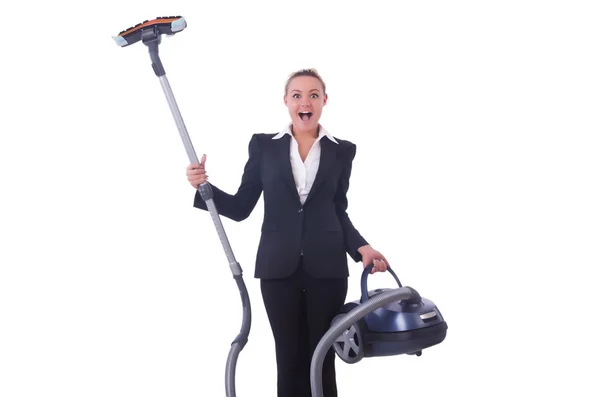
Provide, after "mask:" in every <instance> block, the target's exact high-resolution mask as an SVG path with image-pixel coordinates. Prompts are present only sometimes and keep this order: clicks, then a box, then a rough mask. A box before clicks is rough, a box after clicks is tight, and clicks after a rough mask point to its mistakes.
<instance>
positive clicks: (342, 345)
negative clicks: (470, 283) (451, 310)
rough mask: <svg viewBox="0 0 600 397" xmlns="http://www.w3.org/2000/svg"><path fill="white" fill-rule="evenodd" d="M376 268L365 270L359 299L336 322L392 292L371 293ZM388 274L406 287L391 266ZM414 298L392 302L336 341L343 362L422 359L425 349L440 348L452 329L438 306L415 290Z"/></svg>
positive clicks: (351, 327)
mask: <svg viewBox="0 0 600 397" xmlns="http://www.w3.org/2000/svg"><path fill="white" fill-rule="evenodd" d="M372 267H373V265H368V266H366V267H365V269H364V270H363V273H362V277H361V296H360V299H359V300H356V301H353V302H349V303H346V304H345V305H344V307H342V309H341V310H340V314H338V315H337V316H336V317H335V318H334V319H333V321H332V326H335V325H336V324H337V323H339V322H340V321H341V320H342V319H343V318H344V317H345V316H346V315H347V314H348V313H349V312H350V311H351V310H352V309H354V308H356V307H357V306H359V305H361V304H365V303H366V302H367V301H368V300H369V299H373V297H375V296H377V295H378V294H381V293H383V292H385V291H389V290H390V288H378V289H375V290H372V291H367V277H368V275H369V274H370V271H371V268H372ZM387 271H388V272H389V273H390V274H391V275H392V276H393V277H394V279H395V280H396V283H397V284H398V286H399V287H400V288H402V284H401V283H400V280H399V279H398V276H397V275H396V273H394V271H393V270H392V268H391V267H389V266H388V268H387ZM407 288H408V289H409V290H410V291H411V295H410V298H408V299H405V300H399V301H395V302H391V303H388V304H387V305H385V306H383V307H379V308H378V309H376V310H374V311H372V312H370V313H368V314H367V315H365V317H363V318H361V319H360V320H358V321H357V322H355V323H354V324H352V325H350V327H348V328H347V329H346V330H345V331H344V333H343V334H341V335H340V336H339V337H338V338H337V339H336V340H335V342H334V345H333V347H334V349H335V352H336V354H337V355H338V357H339V358H340V359H342V360H343V361H344V362H346V363H349V364H355V363H357V362H359V361H360V360H362V359H363V358H364V357H382V356H392V355H399V354H408V355H416V356H420V355H421V354H422V351H423V349H425V348H428V347H431V346H434V345H437V344H439V343H441V342H442V341H443V340H444V339H445V338H446V330H447V329H448V326H447V324H446V321H445V320H444V318H443V317H442V314H441V313H440V311H439V309H438V308H437V306H436V305H435V304H434V303H433V302H432V301H430V300H428V299H426V298H423V297H421V295H420V294H419V292H418V291H416V290H415V289H414V288H411V287H407Z"/></svg>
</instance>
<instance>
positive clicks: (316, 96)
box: [310, 94, 319, 99]
mask: <svg viewBox="0 0 600 397" xmlns="http://www.w3.org/2000/svg"><path fill="white" fill-rule="evenodd" d="M310 97H311V98H312V99H316V98H318V97H319V94H312V95H311V96H310Z"/></svg>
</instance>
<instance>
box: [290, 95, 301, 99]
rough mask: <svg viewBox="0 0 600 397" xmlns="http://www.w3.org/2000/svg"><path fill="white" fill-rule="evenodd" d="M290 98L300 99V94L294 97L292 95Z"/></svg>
mask: <svg viewBox="0 0 600 397" xmlns="http://www.w3.org/2000/svg"><path fill="white" fill-rule="evenodd" d="M292 97H293V98H296V99H298V98H300V94H294V95H292Z"/></svg>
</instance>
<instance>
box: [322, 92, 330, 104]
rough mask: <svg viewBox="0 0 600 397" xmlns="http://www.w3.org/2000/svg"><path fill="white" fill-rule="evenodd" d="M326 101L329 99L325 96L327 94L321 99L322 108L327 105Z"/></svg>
mask: <svg viewBox="0 0 600 397" xmlns="http://www.w3.org/2000/svg"><path fill="white" fill-rule="evenodd" d="M328 99H329V97H328V96H327V94H325V97H324V98H323V106H325V105H327V100H328Z"/></svg>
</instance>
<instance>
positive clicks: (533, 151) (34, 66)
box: [0, 0, 600, 397]
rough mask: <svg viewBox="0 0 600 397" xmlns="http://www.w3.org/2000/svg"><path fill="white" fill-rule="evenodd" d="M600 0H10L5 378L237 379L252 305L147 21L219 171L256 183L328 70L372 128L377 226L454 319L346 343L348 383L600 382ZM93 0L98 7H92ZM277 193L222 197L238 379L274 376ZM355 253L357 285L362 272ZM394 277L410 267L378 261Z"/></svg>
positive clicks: (11, 386)
mask: <svg viewBox="0 0 600 397" xmlns="http://www.w3.org/2000/svg"><path fill="white" fill-rule="evenodd" d="M593 3H594V2H592V1H590V2H582V1H568V2H567V1H563V2H559V1H538V2H533V1H503V2H482V1H426V2H425V1H421V2H399V1H389V2H382V1H368V2H365V1H361V2H353V1H338V2H333V1H324V0H322V1H319V2H310V1H302V2H300V1H294V2H291V1H276V2H275V1H273V2H270V3H268V2H265V1H251V2H250V1H230V2H218V1H213V2H189V1H168V2H167V1H160V2H159V1H127V2H121V1H119V2H117V1H103V2H98V3H73V4H70V5H67V4H66V3H63V2H38V3H37V4H36V3H32V2H29V3H21V5H19V6H15V5H11V6H9V8H8V10H6V9H5V12H3V18H4V21H3V26H4V39H3V40H2V47H1V49H0V54H1V55H0V57H1V58H0V59H1V63H0V67H1V68H2V70H1V72H2V77H3V79H2V85H1V88H0V91H1V97H0V100H1V107H0V112H1V118H0V120H1V124H0V129H1V134H0V178H1V179H0V180H1V195H0V200H1V203H0V234H1V240H0V244H1V245H0V264H1V268H0V395H1V396H3V397H20V396H35V397H43V396H61V397H67V396H69V397H71V396H77V397H82V396H85V397H95V396H111V397H117V396H126V397H132V396H144V397H150V396H178V397H183V396H223V395H224V367H225V360H226V357H227V353H228V351H229V345H230V343H231V341H232V340H233V338H234V337H235V335H236V334H237V332H238V330H239V326H240V323H241V305H240V302H239V294H238V292H237V287H236V285H235V282H234V281H233V279H232V277H231V273H230V270H229V267H228V266H227V263H226V259H225V256H224V254H223V250H222V247H221V246H220V244H219V241H218V238H217V235H216V232H215V229H214V226H213V224H212V222H211V220H210V217H209V215H208V213H206V212H202V211H199V210H196V209H194V208H192V200H193V193H194V191H193V189H192V188H191V187H190V186H189V185H188V183H187V181H186V179H185V167H186V165H187V163H188V159H187V156H186V154H185V151H184V148H183V144H182V142H181V139H180V138H179V134H178V131H177V129H176V126H175V123H174V121H173V118H172V116H171V113H170V110H169V108H168V105H167V102H166V100H165V97H164V94H163V92H162V89H161V86H160V83H159V81H158V79H157V78H156V76H155V75H154V74H153V72H152V69H151V67H150V61H149V57H148V55H147V49H146V47H145V46H143V45H142V44H137V45H135V46H132V47H128V48H119V47H118V46H117V45H115V43H114V42H113V40H112V38H111V36H113V35H116V34H117V33H119V32H120V31H121V30H123V29H125V28H128V27H130V26H132V25H134V24H136V23H138V22H141V21H143V20H145V19H152V18H154V17H157V16H162V15H183V16H185V18H186V20H187V21H188V28H187V29H186V30H185V31H184V32H183V33H181V34H178V35H176V36H174V37H171V38H168V39H164V40H163V44H161V55H162V59H163V62H164V65H165V68H166V70H167V75H168V77H169V80H170V82H171V85H172V88H173V91H174V93H175V96H176V98H177V101H178V103H179V106H180V110H181V112H182V114H183V117H184V119H185V122H186V124H187V127H188V130H189V133H190V136H191V138H192V141H193V142H194V145H195V148H196V151H197V153H198V155H199V156H200V155H201V154H202V153H206V154H207V156H208V160H207V169H208V171H209V175H210V178H211V181H212V182H213V183H215V184H216V185H217V186H219V187H221V188H223V189H224V190H226V191H228V192H231V193H233V192H235V190H236V189H237V186H238V183H239V180H240V177H241V173H242V169H243V166H244V163H245V161H246V159H247V144H248V141H249V139H250V137H251V135H252V134H253V133H263V132H264V133H272V132H277V131H278V129H279V128H281V127H282V126H283V125H284V124H285V122H286V121H287V117H288V115H287V110H286V108H285V107H284V105H283V101H282V94H283V84H284V81H285V78H286V77H287V75H288V74H289V73H290V72H292V71H294V70H296V69H299V68H304V67H315V68H317V69H318V70H319V71H320V72H321V74H322V75H323V76H324V78H325V80H326V83H327V87H328V91H329V96H330V102H329V104H328V105H327V107H326V108H325V113H324V116H323V118H322V123H323V124H324V125H325V126H326V127H327V128H328V129H329V130H330V131H331V132H332V133H333V134H334V135H336V136H338V137H341V138H343V139H348V140H351V141H353V142H354V143H356V144H357V146H358V152H357V157H356V160H355V163H354V171H353V175H352V181H351V188H350V192H349V200H350V208H349V212H350V215H351V217H352V220H353V221H354V223H355V225H356V226H357V227H358V228H359V230H360V231H361V232H362V233H363V234H364V235H365V237H366V238H367V239H368V240H369V242H371V243H372V245H373V246H374V247H375V248H377V249H379V250H381V251H382V252H383V253H384V254H385V255H386V256H387V258H388V259H389V261H390V262H391V264H392V265H393V266H394V269H395V270H396V271H397V273H398V275H399V277H400V279H401V280H402V281H403V283H404V284H405V285H410V286H412V287H415V288H416V289H417V290H419V292H421V294H422V295H423V296H425V297H427V298H429V299H432V300H433V301H434V302H435V303H436V304H437V305H438V307H439V308H440V310H441V312H442V314H443V315H444V316H445V318H446V320H447V321H448V325H449V330H448V336H447V339H446V340H445V341H444V342H443V343H442V344H441V345H439V346H436V347H433V348H431V349H429V350H426V351H425V352H424V354H423V356H421V357H413V356H396V357H389V358H380V359H365V360H363V361H361V362H360V363H358V364H354V365H348V364H344V363H342V362H341V361H338V363H339V364H338V367H337V368H338V374H339V375H338V380H339V390H340V396H343V397H345V396H366V395H373V396H375V395H376V396H400V395H405V396H409V395H419V396H439V395H465V396H467V395H468V396H505V395H519V396H525V395H546V394H550V393H551V394H553V395H554V394H556V395H558V394H562V395H577V396H597V395H598V394H599V393H600V390H599V388H598V385H597V381H596V380H595V379H594V377H595V376H597V368H598V365H597V360H598V342H597V330H598V316H597V313H596V312H597V304H598V293H597V276H592V274H595V273H593V272H595V271H596V270H597V269H595V268H596V267H597V266H598V264H599V263H600V255H599V241H600V240H599V238H600V227H599V221H600V211H599V205H598V203H600V191H599V186H598V184H599V177H600V172H599V170H600V164H599V163H600V161H599V155H598V153H599V149H600V147H599V144H598V134H599V132H600V130H599V128H598V127H599V117H598V116H599V114H598V109H599V105H600V99H599V98H600V96H599V92H600V78H599V76H600V73H598V71H599V70H600V58H599V56H598V39H599V38H600V36H599V33H600V32H599V27H598V26H599V25H598V20H599V18H600V15H599V13H598V11H597V10H596V9H594V8H593V7H592V4H593ZM3 7H6V5H5V6H3ZM88 7H89V8H88ZM261 221H262V199H261V201H259V204H258V205H257V207H256V210H255V211H254V213H253V214H252V215H251V217H250V218H249V219H248V220H246V221H244V222H241V223H235V222H232V221H230V220H228V219H223V223H224V225H225V228H226V231H227V234H228V237H229V239H230V241H231V244H232V247H233V249H234V252H235V254H236V258H237V259H238V261H239V262H240V263H241V265H242V267H243V269H244V271H245V273H244V276H245V280H246V283H247V285H248V289H249V292H250V297H251V302H252V309H253V319H252V320H253V322H252V330H251V335H250V340H249V343H248V345H247V346H246V348H245V349H244V350H243V352H242V354H241V355H240V359H239V362H238V367H237V390H238V395H239V396H242V397H245V396H261V397H269V396H275V395H276V394H275V384H276V382H275V359H274V357H275V356H274V350H273V344H272V339H271V333H270V329H269V327H268V322H267V318H266V316H265V312H264V310H263V306H262V301H261V298H260V290H259V284H258V281H257V280H255V279H253V272H254V266H253V261H254V255H255V251H256V246H257V243H258V238H259V228H260V224H261ZM360 273H361V265H360V264H353V263H352V264H351V274H352V275H351V279H350V290H349V295H348V300H354V299H357V297H358V295H359V292H360V291H359V283H358V280H359V276H360ZM370 280H371V281H370V284H369V286H373V287H375V286H393V283H392V278H391V277H390V276H389V275H381V274H380V275H376V276H373V278H371V279H370Z"/></svg>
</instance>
